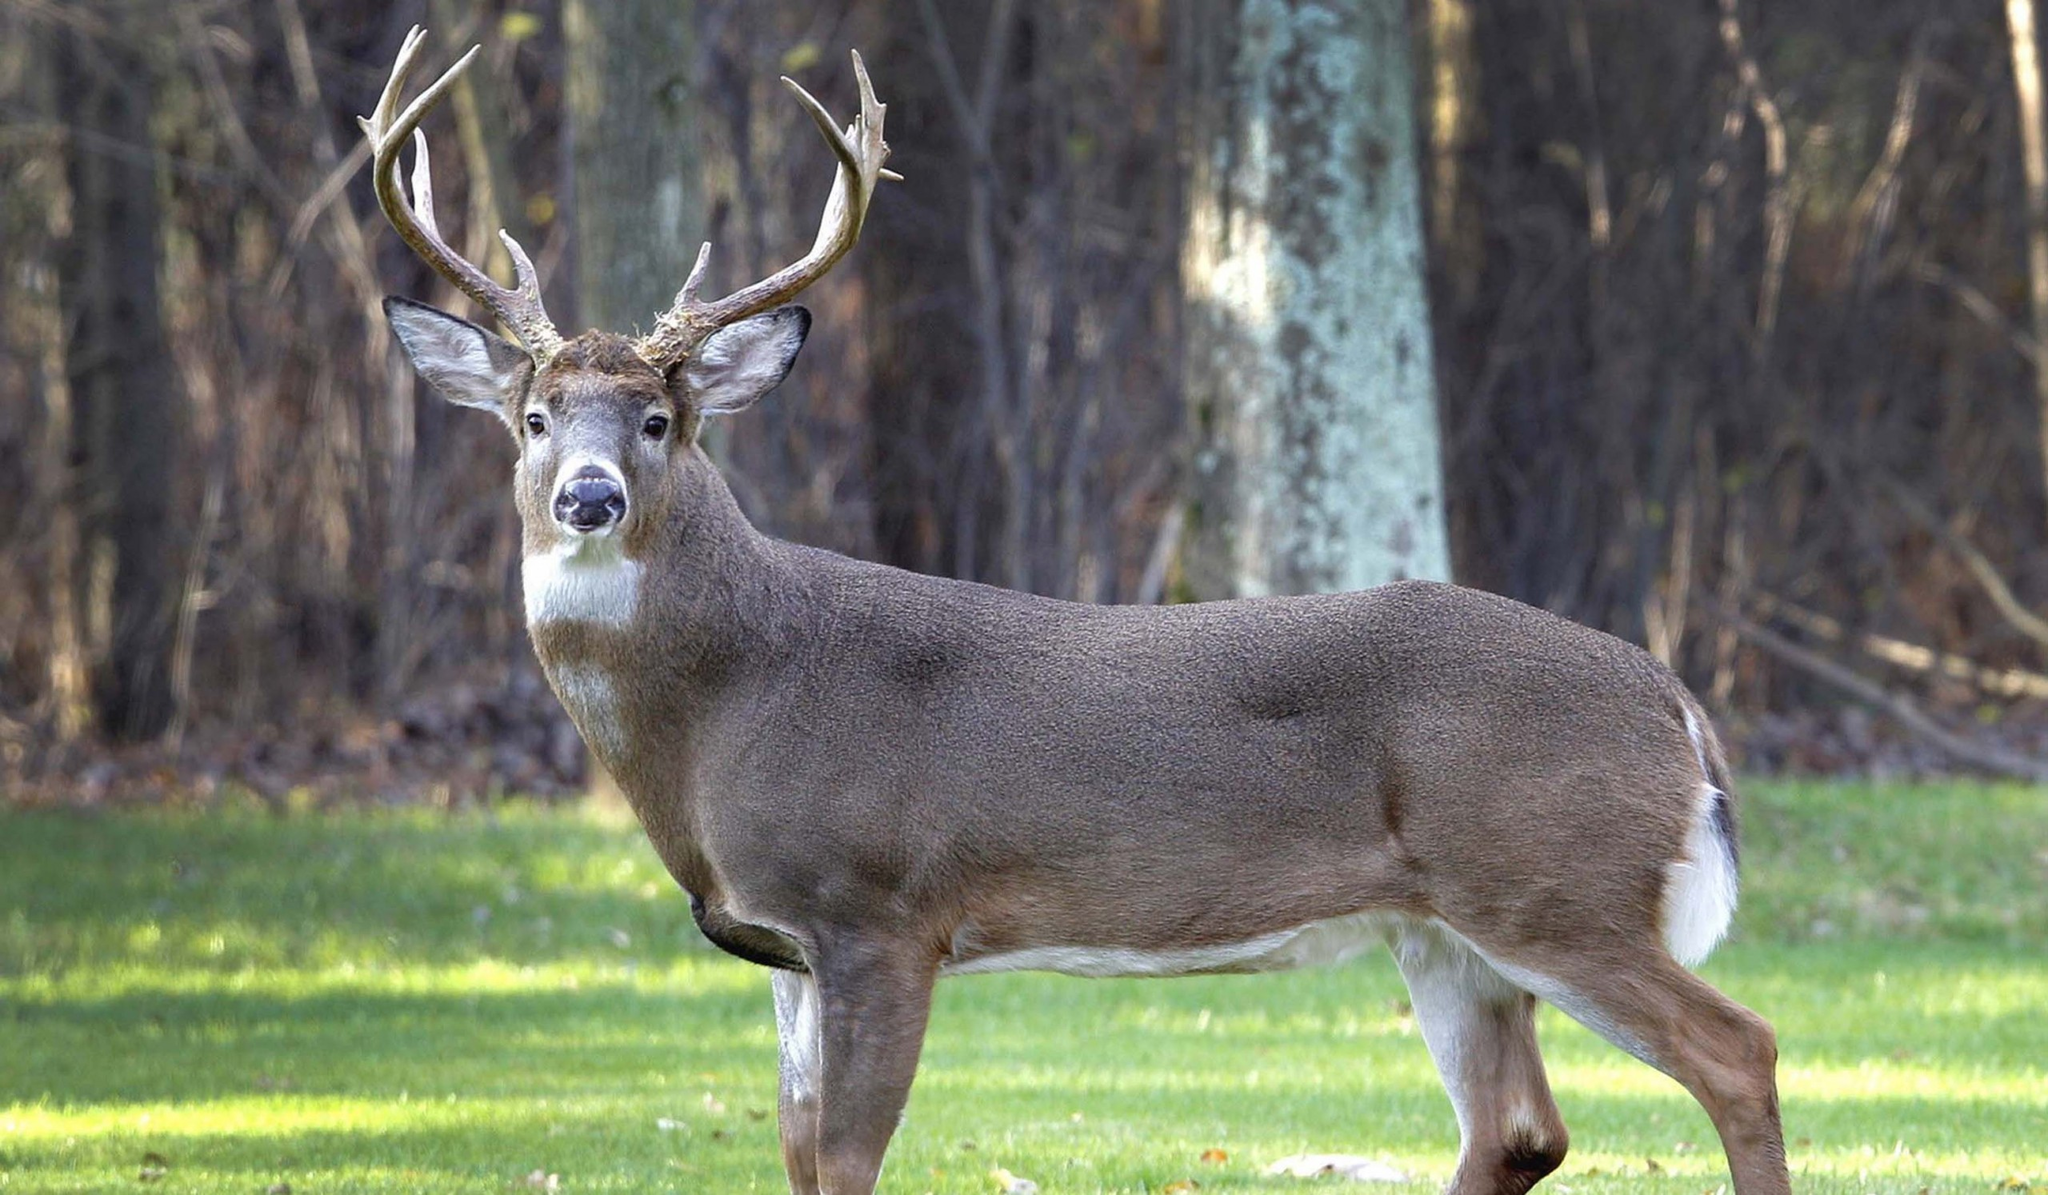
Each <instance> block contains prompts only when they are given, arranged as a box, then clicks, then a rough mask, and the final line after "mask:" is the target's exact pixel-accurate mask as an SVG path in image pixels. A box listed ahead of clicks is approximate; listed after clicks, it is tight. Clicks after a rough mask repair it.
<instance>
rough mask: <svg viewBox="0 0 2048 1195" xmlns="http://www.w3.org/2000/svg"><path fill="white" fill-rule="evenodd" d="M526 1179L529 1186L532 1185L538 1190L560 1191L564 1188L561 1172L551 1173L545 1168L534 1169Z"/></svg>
mask: <svg viewBox="0 0 2048 1195" xmlns="http://www.w3.org/2000/svg"><path fill="white" fill-rule="evenodd" d="M525 1181H526V1185H527V1186H529V1187H532V1188H533V1189H534V1190H536V1191H559V1190H561V1189H562V1176H561V1175H559V1174H549V1173H548V1172H547V1171H545V1170H536V1171H534V1172H533V1173H531V1174H529V1175H527V1176H526V1180H525Z"/></svg>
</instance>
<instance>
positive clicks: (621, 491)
mask: <svg viewBox="0 0 2048 1195" xmlns="http://www.w3.org/2000/svg"><path fill="white" fill-rule="evenodd" d="M625 517H626V487H624V486H622V485H620V484H619V481H618V479H617V478H615V477H613V476H612V475H611V474H610V473H607V472H605V471H604V470H603V469H602V468H600V467H598V466H596V465H585V466H583V467H582V468H580V469H578V470H576V472H575V473H573V474H571V475H570V477H569V478H568V480H566V481H564V482H563V483H562V485H561V488H560V489H557V490H556V491H555V521H556V522H558V523H560V524H561V525H562V526H563V527H564V528H565V529H567V530H568V531H570V532H572V533H574V534H577V535H591V534H595V533H596V532H599V531H604V530H607V529H609V528H611V527H614V526H617V525H618V523H619V521H620V520H621V519H623V518H625Z"/></svg>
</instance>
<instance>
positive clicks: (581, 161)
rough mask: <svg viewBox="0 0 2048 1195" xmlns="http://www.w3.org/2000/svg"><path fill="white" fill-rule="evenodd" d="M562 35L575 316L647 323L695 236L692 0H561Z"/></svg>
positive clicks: (699, 221) (612, 325) (618, 326)
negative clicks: (572, 194) (571, 170)
mask: <svg viewBox="0 0 2048 1195" xmlns="http://www.w3.org/2000/svg"><path fill="white" fill-rule="evenodd" d="M562 34H563V38H564V40H565V42H566V43H567V51H568V79H567V83H566V99H567V101H568V118H569V135H570V138H571V141H572V145H573V149H572V151H571V159H572V161H573V163H574V167H575V175H574V179H575V181H574V187H575V216H576V244H575V254H576V283H577V299H578V314H579V316H580V318H581V320H582V322H583V324H585V325H587V326H590V327H596V328H604V329H606V330H607V331H612V332H627V333H630V332H632V331H633V330H634V329H635V328H636V327H637V328H639V329H641V330H643V331H644V330H646V329H648V328H651V327H653V326H654V319H655V317H656V316H658V315H660V314H661V313H662V312H663V311H665V310H667V309H668V305H669V303H670V302H671V301H673V300H674V299H675V295H676V291H677V290H679V289H681V287H682V285H683V279H684V277H685V276H687V275H688V274H689V272H690V265H691V263H692V262H693V261H695V260H696V257H697V246H698V245H699V244H700V243H701V241H702V239H703V237H702V234H703V229H704V215H703V210H702V200H701V198H700V188H699V186H698V173H699V170H700V154H699V151H698V147H697V138H696V132H695V129H696V121H697V117H698V114H697V112H696V111H695V108H696V81H695V79H694V78H693V75H692V64H693V63H694V61H695V58H696V45H697V38H696V14H695V5H693V4H690V3H688V2H687V0H566V2H565V3H564V4H563V5H562ZM713 271H714V273H716V272H717V267H716V264H715V263H714V266H713ZM705 289H706V290H707V292H708V291H716V290H717V289H718V284H717V283H716V282H715V281H713V282H712V283H710V284H709V285H707V286H706V288H705Z"/></svg>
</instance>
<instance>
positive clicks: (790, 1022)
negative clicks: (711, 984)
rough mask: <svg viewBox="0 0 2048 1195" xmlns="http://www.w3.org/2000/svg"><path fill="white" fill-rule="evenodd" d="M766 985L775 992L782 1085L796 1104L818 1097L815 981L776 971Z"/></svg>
mask: <svg viewBox="0 0 2048 1195" xmlns="http://www.w3.org/2000/svg"><path fill="white" fill-rule="evenodd" d="M768 984H769V987H770V988H771V990H773V991H774V993H775V1036H776V1038H777V1040H778V1041H779V1042H780V1044H781V1053H782V1083H783V1086H784V1087H786V1088H788V1089H789V1094H790V1097H791V1098H792V1099H795V1100H797V1101H800V1102H801V1101H807V1100H815V1099H817V1098H818V1083H819V1072H820V1071H822V1070H823V1069H824V1046H823V1044H822V1043H821V1042H820V1040H819V1037H818V1033H819V1024H818V981H817V980H816V979H814V978H812V977H811V976H809V975H800V974H798V973H797V972H795V971H776V972H774V973H773V974H772V975H770V976H769V979H768Z"/></svg>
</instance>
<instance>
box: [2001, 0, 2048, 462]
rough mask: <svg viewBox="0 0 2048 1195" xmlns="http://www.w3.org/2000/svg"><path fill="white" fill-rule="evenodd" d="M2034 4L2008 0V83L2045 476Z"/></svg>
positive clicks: (2046, 352) (2043, 225) (2044, 162)
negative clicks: (2022, 192)
mask: <svg viewBox="0 0 2048 1195" xmlns="http://www.w3.org/2000/svg"><path fill="white" fill-rule="evenodd" d="M2034 16H2035V13H2034V0H2006V4H2005V21H2006V24H2007V26H2008V27H2010V28H2011V30H2012V84H2013V91H2014V93H2015V94H2016V96H2017V98H2018V100H2019V108H2020V111H2019V117H2020V161H2021V165H2022V168H2023V169H2024V171H2025V173H2026V185H2027V305H2028V307H2029V308H2030V309H2031V311H2032V314H2033V319H2034V323H2033V328H2034V339H2033V343H2032V344H2031V345H2030V346H2029V355H2030V356H2031V357H2032V358H2033V365H2034V402H2035V405H2036V406H2037V407H2038V408H2039V410H2040V421H2041V423H2040V435H2041V463H2042V468H2043V471H2044V476H2048V144H2044V137H2048V130H2044V128H2043V126H2042V111H2041V49H2040V46H2041V43H2040V33H2039V30H2038V29H2037V28H2036V25H2035V21H2034Z"/></svg>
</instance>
